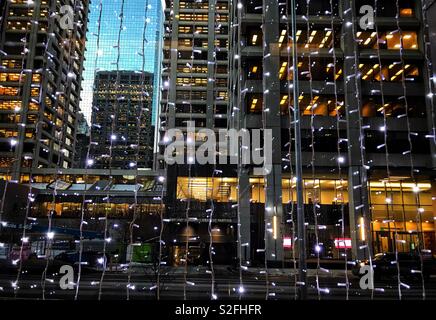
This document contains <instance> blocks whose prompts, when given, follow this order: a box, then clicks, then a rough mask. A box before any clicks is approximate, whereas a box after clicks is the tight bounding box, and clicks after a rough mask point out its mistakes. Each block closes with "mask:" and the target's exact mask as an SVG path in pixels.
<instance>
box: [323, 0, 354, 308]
mask: <svg viewBox="0 0 436 320" xmlns="http://www.w3.org/2000/svg"><path fill="white" fill-rule="evenodd" d="M335 17H336V15H335V7H334V2H333V0H330V29H328V28H326V30H327V31H330V32H331V44H330V49H329V53H331V55H332V63H331V64H330V66H331V67H333V89H334V90H333V91H334V106H335V112H336V139H337V143H336V149H337V161H336V163H337V166H338V180H339V194H338V195H337V199H338V200H339V201H340V206H341V209H340V211H341V219H340V229H341V238H342V239H343V240H342V241H344V239H345V199H344V180H343V177H342V165H341V164H342V163H341V162H342V161H340V159H343V157H342V155H341V143H342V142H344V141H343V139H342V137H341V120H342V119H341V118H342V117H341V113H340V109H341V107H342V106H343V104H342V103H340V102H339V98H338V82H337V78H336V74H337V71H338V70H337V63H338V59H337V55H336V43H335V41H336V29H335ZM337 188H338V187H336V182H335V190H337ZM344 247H345V248H344V249H343V252H342V250H340V249H339V254H340V255H342V256H343V258H344V278H345V283H338V287H345V299H346V300H349V295H350V281H349V279H348V253H347V249H346V246H344Z"/></svg>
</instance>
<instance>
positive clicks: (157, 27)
mask: <svg viewBox="0 0 436 320" xmlns="http://www.w3.org/2000/svg"><path fill="white" fill-rule="evenodd" d="M101 3H102V7H101V29H100V44H99V45H100V47H99V48H97V40H98V36H97V35H98V34H99V31H98V30H99V17H100V1H92V3H91V4H90V13H89V23H88V33H87V43H86V54H85V58H86V61H85V71H84V73H83V79H84V80H83V92H82V102H81V104H80V108H81V110H82V112H83V113H84V114H85V118H86V119H87V121H88V122H89V123H90V121H91V113H92V101H93V85H94V72H95V67H97V69H98V70H100V71H111V70H115V68H116V67H115V63H116V61H117V56H118V49H117V47H116V45H117V41H118V33H119V29H120V23H121V21H120V14H121V4H122V2H121V1H120V0H103V1H102V2H101ZM163 5H164V4H163V3H162V0H148V1H143V0H129V1H125V2H124V7H123V12H124V18H123V26H122V32H121V36H120V46H119V48H120V59H119V69H120V70H129V71H142V68H143V67H142V57H141V56H140V55H139V53H141V52H142V43H143V38H145V42H144V44H145V46H144V56H145V66H144V71H146V72H150V73H152V74H154V75H155V79H154V83H155V85H154V91H153V103H154V106H153V110H154V111H153V119H152V123H153V124H154V123H155V117H156V111H157V105H158V103H159V97H158V94H159V82H160V66H161V65H160V61H161V60H160V56H161V55H162V50H161V45H162V44H161V43H162V41H161V38H162V30H163ZM145 24H146V28H145V33H144V26H145ZM96 57H97V59H98V60H97V66H95V60H96Z"/></svg>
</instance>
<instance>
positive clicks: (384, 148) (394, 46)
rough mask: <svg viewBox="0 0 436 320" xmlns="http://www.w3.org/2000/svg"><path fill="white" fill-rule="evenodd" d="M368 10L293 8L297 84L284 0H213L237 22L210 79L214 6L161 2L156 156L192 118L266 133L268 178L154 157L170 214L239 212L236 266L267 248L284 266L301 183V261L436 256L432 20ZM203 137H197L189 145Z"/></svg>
mask: <svg viewBox="0 0 436 320" xmlns="http://www.w3.org/2000/svg"><path fill="white" fill-rule="evenodd" d="M377 3H378V7H377V9H376V10H375V12H374V14H375V15H376V17H375V24H371V23H369V22H368V21H371V20H365V19H364V14H365V12H366V13H369V14H371V10H369V11H368V7H366V11H365V10H363V11H362V12H363V13H361V10H362V7H363V8H365V6H369V7H370V8H372V9H374V7H373V6H374V1H349V0H340V1H333V2H332V3H330V1H315V0H312V1H310V3H309V4H307V1H306V0H301V1H300V0H297V1H296V2H295V4H296V5H295V8H296V11H297V13H296V15H297V16H296V21H297V23H296V30H295V31H296V32H295V40H296V44H297V45H296V47H297V65H296V66H295V68H296V69H297V68H298V74H297V75H298V81H294V76H293V70H294V69H293V68H294V66H293V63H292V62H293V56H292V52H293V41H292V25H291V15H290V14H291V10H290V8H291V5H292V4H293V2H291V1H283V2H277V1H273V0H271V1H261V0H247V1H243V0H241V1H229V4H228V5H229V8H228V5H227V3H226V2H223V3H221V2H220V1H218V2H217V4H216V5H217V6H218V5H221V4H222V5H223V7H225V8H226V9H227V12H226V13H225V15H230V21H229V24H231V25H233V28H231V29H230V37H229V35H228V34H227V37H229V38H228V39H229V44H228V50H229V62H228V63H229V65H230V66H231V68H229V69H228V70H229V72H228V75H227V74H225V75H223V74H220V73H219V72H217V71H216V72H215V71H213V67H212V66H214V65H215V64H214V57H215V56H216V57H218V56H219V55H221V54H223V52H224V51H223V50H219V46H213V43H214V41H215V40H218V39H219V37H220V33H219V31H218V30H221V31H222V30H224V29H222V28H225V26H228V24H226V23H225V22H222V23H220V28H217V23H218V22H214V21H217V19H216V17H215V15H217V14H219V10H218V9H217V10H214V11H213V9H212V10H211V9H210V8H211V7H213V5H214V4H215V2H213V3H212V1H210V2H209V3H206V2H203V3H197V2H194V1H185V2H180V3H178V2H176V1H167V8H168V9H167V10H166V15H165V17H166V20H165V26H166V28H167V30H166V33H165V39H166V42H165V45H164V70H165V71H164V73H163V82H162V83H163V89H162V90H163V92H162V107H161V110H162V111H161V115H160V120H161V122H160V130H161V138H160V141H161V142H160V147H161V149H160V153H161V154H162V155H163V154H164V150H165V146H166V145H167V144H168V142H169V141H168V140H165V136H164V133H165V132H168V130H169V129H171V128H180V129H182V128H183V127H185V126H186V121H188V120H189V121H195V123H196V126H197V127H207V128H213V129H217V128H220V127H224V128H225V127H227V126H228V127H229V128H234V129H238V130H244V129H245V130H248V131H249V132H253V130H256V129H259V128H262V129H263V130H271V132H272V136H273V145H272V152H271V155H272V157H271V158H272V159H271V160H272V167H271V170H270V171H268V172H266V174H265V175H255V174H254V173H253V172H254V171H253V169H254V166H250V165H248V166H247V165H241V163H240V164H239V165H238V166H232V165H227V166H223V167H222V168H220V171H219V174H216V175H215V176H214V175H213V173H212V172H213V170H211V168H210V166H209V167H208V166H198V165H196V166H190V165H189V159H186V160H187V161H186V163H187V165H165V162H164V158H163V157H162V156H161V157H160V158H159V159H160V166H161V168H163V169H166V171H167V181H166V184H167V195H168V204H167V206H168V207H167V214H168V216H169V217H171V216H172V215H173V216H177V215H182V217H183V216H184V215H185V211H186V212H188V213H189V214H191V215H194V216H195V210H197V209H195V210H194V209H189V210H185V209H186V206H183V204H186V203H189V204H190V205H191V206H192V203H196V202H199V203H200V204H201V206H198V208H201V209H198V210H199V211H200V212H203V216H202V218H204V220H207V218H208V214H207V212H208V210H210V203H211V202H212V201H213V202H216V203H217V204H219V205H220V206H222V207H224V208H226V205H227V208H231V209H230V210H227V211H229V212H231V214H233V215H234V213H235V211H236V210H237V212H238V225H239V228H240V235H241V237H240V238H239V237H237V236H236V233H235V234H233V240H231V241H235V240H238V242H239V243H243V244H244V246H243V247H242V248H239V249H238V252H239V253H238V254H239V257H240V258H241V260H242V262H243V263H244V264H245V263H246V264H249V263H250V262H251V263H252V262H253V261H258V262H261V261H263V259H264V256H263V255H262V254H263V252H264V253H265V254H266V255H267V260H268V261H270V262H271V263H274V262H275V263H281V262H282V261H284V260H285V261H290V259H291V250H290V249H292V247H294V243H293V241H292V239H293V235H295V232H296V231H297V230H296V228H295V226H294V225H293V223H292V222H295V221H296V215H297V213H296V211H297V206H296V205H297V195H298V194H297V190H296V189H297V184H298V183H300V182H301V183H302V186H303V188H304V190H303V191H304V193H303V192H301V193H300V194H301V195H302V201H303V202H304V207H303V210H304V211H303V212H304V223H305V232H306V242H307V245H306V251H307V255H308V256H309V257H317V256H318V255H320V256H322V257H336V258H340V257H341V256H342V254H343V251H342V250H344V249H348V250H349V253H348V254H349V255H350V256H352V257H353V258H359V259H362V258H365V257H367V256H368V248H370V250H372V252H374V253H377V252H388V251H391V252H392V251H394V250H399V251H405V252H408V251H413V250H416V249H417V248H418V247H419V248H421V249H425V250H430V251H432V252H435V250H436V241H435V237H434V230H435V229H434V216H435V215H434V209H433V208H434V199H436V198H435V187H434V185H435V182H434V173H433V171H434V167H435V164H436V163H435V158H434V157H433V156H432V155H434V154H435V140H434V123H435V119H434V114H435V112H434V108H435V106H434V103H433V94H432V93H431V92H432V91H431V90H432V88H433V86H434V83H433V81H431V79H432V74H433V72H434V71H433V70H430V69H429V68H428V66H429V63H428V62H429V60H431V58H432V55H433V56H434V46H433V48H430V49H429V50H426V48H427V46H428V45H429V40H428V36H432V35H431V34H428V30H427V28H425V20H424V18H425V17H428V19H429V23H430V25H431V22H432V20H431V14H429V13H427V14H426V13H425V12H423V10H422V7H421V4H422V3H421V1H398V7H397V2H395V3H394V4H392V2H389V1H377ZM203 6H204V7H203ZM207 8H209V11H208V10H207ZM266 8H267V9H266ZM193 16H195V19H194V18H193ZM223 16H224V14H223ZM203 19H204V20H203ZM203 21H204V22H203ZM207 21H208V22H207ZM365 21H366V22H365ZM398 26H400V28H399V27H398ZM214 28H217V32H211V30H213V29H214ZM399 30H400V31H399ZM227 32H228V31H227V29H226V33H227ZM211 33H212V34H214V35H211ZM214 37H216V38H214ZM203 38H204V40H203ZM206 39H207V40H208V45H207V46H206V45H205V44H203V45H202V41H206ZM377 39H378V40H377ZM191 41H194V46H193V47H192V42H191ZM377 43H378V45H377ZM431 49H433V50H431ZM192 56H193V58H192ZM218 61H219V59H218ZM225 64H227V61H226V62H225V63H224V62H223V65H225ZM206 66H207V67H206ZM216 66H217V70H218V67H219V63H217V64H216ZM198 67H200V68H198ZM197 68H198V69H197ZM295 80H297V79H295ZM221 81H222V82H223V83H224V82H226V83H227V85H228V90H226V89H225V88H221V87H220V85H219V83H221ZM297 84H298V86H297ZM294 88H299V90H298V91H296V95H295V96H296V97H297V99H298V104H297V106H298V109H299V115H300V120H299V121H298V126H299V127H300V130H297V131H298V135H297V134H296V132H295V125H296V122H295V121H294V120H295V114H294V113H293V110H294V99H293V96H294V90H295V89H294ZM433 91H434V90H433ZM220 92H221V93H222V97H223V98H224V99H223V100H222V101H220V100H219V97H220V96H219V93H220ZM214 96H215V97H217V98H216V99H214V98H213V97H214ZM209 99H210V100H209ZM297 99H295V100H297ZM214 101H215V102H216V103H215V102H214ZM221 108H222V109H221ZM298 109H297V110H298ZM297 128H298V127H297ZM185 131H186V129H185ZM297 136H298V137H299V138H298V141H300V142H301V145H300V146H299V147H298V148H296V143H295V142H296V138H297ZM203 138H204V137H202V136H200V135H197V136H196V142H197V143H199V142H200V141H202V139H203ZM197 139H198V140H197ZM185 141H186V137H185ZM242 146H243V147H246V148H250V147H251V146H250V145H247V144H245V145H244V143H242ZM296 155H298V156H300V157H301V170H302V177H301V180H300V181H298V179H296V169H297V168H296V165H295V163H296V158H295V157H296ZM208 169H209V170H208ZM215 172H216V170H215ZM176 182H177V183H176ZM174 195H175V196H174ZM187 199H191V201H188V200H187ZM300 202H301V201H300ZM196 208H197V207H196ZM234 208H236V209H234ZM215 211H216V212H217V215H218V216H219V212H220V211H219V210H215ZM223 211H224V212H226V210H222V211H221V212H223ZM233 219H234V216H233ZM231 221H232V222H231V223H233V227H236V224H235V220H231ZM193 226H194V227H193V230H192V231H191V232H190V233H189V234H190V236H191V238H195V237H196V236H197V237H199V238H201V237H202V231H201V227H199V228H197V229H196V227H195V223H193ZM217 229H218V228H217ZM342 229H344V230H342ZM222 230H223V229H222V228H221V231H222ZM224 233H226V231H224ZM227 234H228V233H227ZM230 238H231V237H230ZM344 238H345V239H344ZM285 239H286V246H284V244H283V243H284V242H285V241H284V240H285ZM289 239H290V242H291V244H289ZM229 241H230V240H229ZM294 248H295V247H294Z"/></svg>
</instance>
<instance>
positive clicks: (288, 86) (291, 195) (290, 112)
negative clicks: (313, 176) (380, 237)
mask: <svg viewBox="0 0 436 320" xmlns="http://www.w3.org/2000/svg"><path fill="white" fill-rule="evenodd" d="M285 3H286V4H285V17H286V35H287V40H286V44H287V47H286V58H287V72H286V89H287V94H288V100H287V101H288V105H287V114H288V122H289V132H288V135H289V142H288V159H289V164H288V165H289V171H290V176H291V178H290V179H289V205H290V211H289V219H288V220H287V221H289V222H290V223H291V244H292V271H293V279H294V280H293V282H292V284H291V290H292V288H293V292H294V294H293V296H294V300H297V299H298V290H297V286H298V284H297V283H298V271H297V257H296V255H295V245H294V242H295V239H296V235H295V228H296V224H295V220H294V219H295V211H294V207H295V206H294V193H293V185H292V181H293V178H294V170H293V158H292V154H293V150H292V137H293V134H292V131H293V127H292V123H293V121H294V117H293V112H299V110H293V105H292V99H291V97H292V95H293V93H292V90H295V87H294V85H293V84H292V82H291V74H292V73H291V70H292V69H291V64H292V68H298V65H293V62H292V58H291V45H292V46H296V45H297V41H296V39H294V36H293V35H292V36H291V28H290V27H289V23H290V21H291V19H290V17H289V11H290V8H289V1H286V2H285ZM291 23H292V21H291ZM291 41H292V42H291ZM292 81H298V79H292ZM297 95H298V94H297Z"/></svg>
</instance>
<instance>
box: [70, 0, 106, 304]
mask: <svg viewBox="0 0 436 320" xmlns="http://www.w3.org/2000/svg"><path fill="white" fill-rule="evenodd" d="M97 8H98V20H97V34H96V37H97V39H96V54H95V57H94V79H95V78H96V76H97V70H98V69H97V66H98V62H99V56H100V54H99V52H100V40H101V39H100V38H101V21H102V14H103V0H99V3H98V7H97ZM91 10H92V9H91ZM95 89H96V88H95V84H94V90H95ZM92 108H93V112H95V111H98V110H96V109H97V106H94V105H93V106H92ZM92 132H93V130H92V128H91V130H90V132H89V144H88V146H87V149H86V159H85V173H84V177H83V179H84V182H85V188H84V190H83V196H82V203H81V208H80V225H79V259H78V260H79V266H78V273H77V283H76V292H75V295H74V300H77V299H78V297H79V290H80V280H81V276H82V257H83V226H84V224H85V211H86V210H85V207H86V203H87V201H86V195H87V191H88V186H89V185H92V182H91V183H88V180H89V179H88V178H89V168H90V167H91V166H92V165H93V162H94V160H93V159H91V158H90V156H91V147H92V140H93V134H92Z"/></svg>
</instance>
